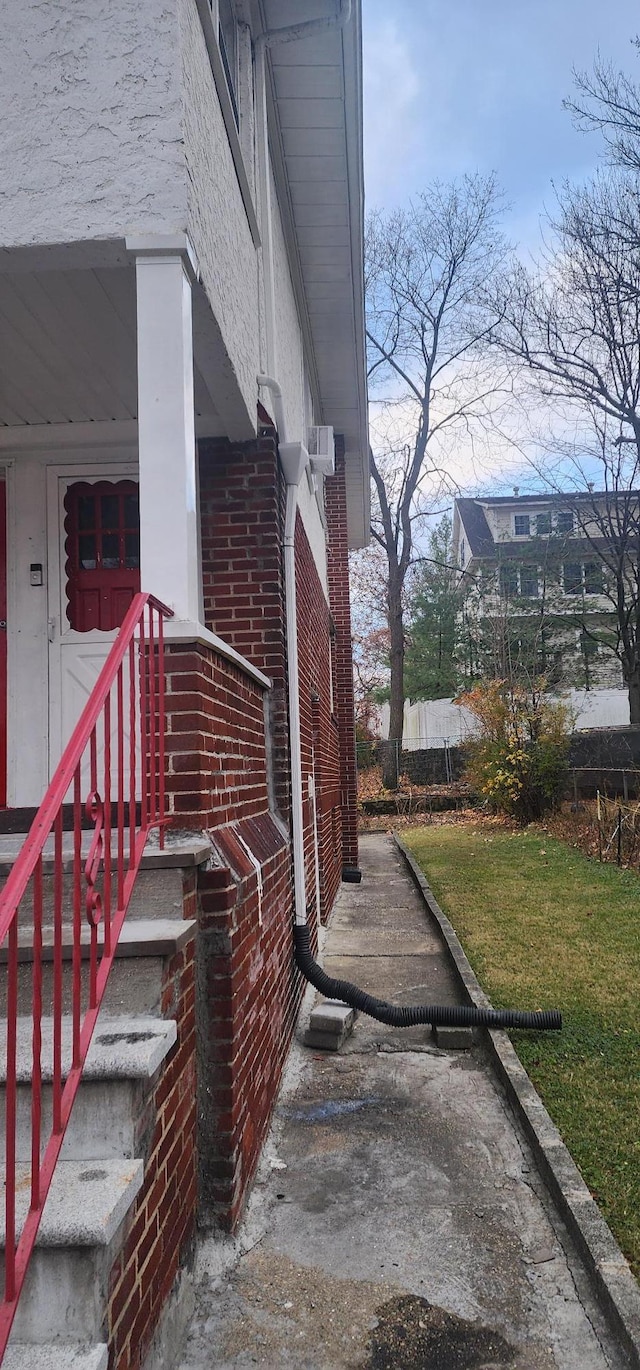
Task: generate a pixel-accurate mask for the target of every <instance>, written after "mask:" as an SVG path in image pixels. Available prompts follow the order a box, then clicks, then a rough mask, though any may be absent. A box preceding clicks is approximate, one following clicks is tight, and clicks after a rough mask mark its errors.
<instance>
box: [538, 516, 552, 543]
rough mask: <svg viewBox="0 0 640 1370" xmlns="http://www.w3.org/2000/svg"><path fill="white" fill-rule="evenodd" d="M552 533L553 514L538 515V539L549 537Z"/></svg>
mask: <svg viewBox="0 0 640 1370" xmlns="http://www.w3.org/2000/svg"><path fill="white" fill-rule="evenodd" d="M550 532H551V514H538V515H537V516H536V533H537V534H538V537H539V538H541V537H548V536H549V533H550Z"/></svg>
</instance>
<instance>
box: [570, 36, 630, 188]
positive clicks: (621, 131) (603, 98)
mask: <svg viewBox="0 0 640 1370" xmlns="http://www.w3.org/2000/svg"><path fill="white" fill-rule="evenodd" d="M632 41H633V46H634V47H635V48H636V50H637V51H638V52H640V38H634V39H633V40H632ZM575 86H576V95H575V97H574V99H573V100H565V101H564V107H565V109H568V110H569V112H570V113H571V114H572V115H573V117H574V122H575V123H576V124H577V126H578V128H580V129H583V130H584V131H590V130H592V129H597V130H599V131H600V132H601V133H603V134H604V138H605V142H606V144H607V146H608V149H609V153H610V157H611V161H612V162H613V163H614V164H615V165H616V166H619V167H625V168H626V169H627V170H630V171H632V172H635V173H637V172H638V171H640V89H638V86H637V85H636V83H635V82H634V81H633V80H632V78H631V77H630V76H627V75H626V73H625V72H622V71H617V70H616V68H615V67H614V66H613V65H612V64H611V63H610V62H605V61H603V59H602V58H601V57H598V58H597V59H596V61H595V63H594V66H593V71H591V72H585V71H580V72H576V73H575Z"/></svg>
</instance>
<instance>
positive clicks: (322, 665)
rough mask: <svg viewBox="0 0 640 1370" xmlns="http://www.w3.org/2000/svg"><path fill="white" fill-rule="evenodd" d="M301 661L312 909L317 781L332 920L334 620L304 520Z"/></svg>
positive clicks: (299, 539) (324, 905) (336, 754)
mask: <svg viewBox="0 0 640 1370" xmlns="http://www.w3.org/2000/svg"><path fill="white" fill-rule="evenodd" d="M295 551H296V593H297V612H298V660H299V675H300V746H301V753H302V778H303V819H304V836H305V874H306V888H307V908H308V912H309V918H310V921H314V920H315V918H316V916H317V912H316V852H315V842H314V816H313V798H312V796H310V793H309V778H310V777H313V778H314V782H315V785H314V788H315V795H316V801H315V802H316V825H317V841H318V857H319V863H318V864H319V871H318V877H319V885H320V910H319V912H320V916H321V918H322V920H323V921H326V919H327V918H328V916H329V913H330V912H331V908H332V906H333V901H334V899H335V896H336V892H337V889H338V885H339V883H340V874H341V870H342V842H341V834H340V827H341V807H340V803H341V800H340V736H339V723H338V719H337V717H336V715H335V712H334V710H333V707H332V705H333V704H335V698H334V699H332V693H333V689H332V683H331V676H332V661H331V657H332V649H331V639H332V628H333V625H332V621H331V615H330V613H329V605H328V604H327V601H326V599H325V596H324V592H323V589H322V585H321V584H320V579H319V576H318V572H317V570H316V566H315V562H314V560H313V556H312V553H311V549H310V547H309V542H308V540H307V535H306V533H305V530H304V526H303V523H302V519H301V517H300V515H299V514H298V517H297V520H296V534H295Z"/></svg>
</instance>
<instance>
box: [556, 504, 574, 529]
mask: <svg viewBox="0 0 640 1370" xmlns="http://www.w3.org/2000/svg"><path fill="white" fill-rule="evenodd" d="M556 528H557V530H558V532H559V533H573V514H572V513H571V510H570V509H569V510H561V512H560V513H559V514H558V517H557V521H556Z"/></svg>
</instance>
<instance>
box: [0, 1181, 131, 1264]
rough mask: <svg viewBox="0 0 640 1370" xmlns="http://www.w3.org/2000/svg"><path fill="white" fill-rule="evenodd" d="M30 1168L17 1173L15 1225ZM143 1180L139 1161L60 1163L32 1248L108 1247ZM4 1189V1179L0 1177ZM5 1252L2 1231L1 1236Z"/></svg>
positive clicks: (22, 1211)
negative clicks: (34, 1245)
mask: <svg viewBox="0 0 640 1370" xmlns="http://www.w3.org/2000/svg"><path fill="white" fill-rule="evenodd" d="M29 1175H30V1171H29V1167H28V1166H23V1165H21V1166H18V1167H17V1184H16V1225H17V1227H18V1229H20V1228H21V1226H22V1223H23V1222H24V1219H25V1217H26V1215H27V1211H28V1207H29V1200H30V1188H29V1184H30V1181H29ZM143 1178H144V1163H143V1162H142V1161H141V1160H129V1161H123V1160H104V1161H103V1160H98V1161H58V1164H57V1166H56V1169H55V1173H54V1176H53V1180H52V1181H51V1189H50V1190H49V1194H48V1196H47V1202H46V1204H45V1206H44V1212H43V1214H42V1219H41V1222H40V1227H39V1229H38V1236H37V1238H36V1247H37V1248H39V1249H42V1248H44V1247H48V1248H53V1247H57V1248H60V1247H95V1246H108V1244H109V1242H110V1241H111V1239H112V1238H113V1237H114V1236H115V1234H116V1232H117V1230H118V1228H119V1226H120V1224H121V1222H122V1220H123V1218H124V1217H125V1216H126V1214H127V1212H128V1211H129V1209H130V1207H131V1205H132V1203H133V1201H134V1199H135V1197H136V1194H137V1193H138V1190H139V1189H140V1187H141V1185H142V1181H143ZM2 1180H3V1184H4V1175H2ZM0 1246H1V1247H2V1248H4V1230H2V1231H0Z"/></svg>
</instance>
